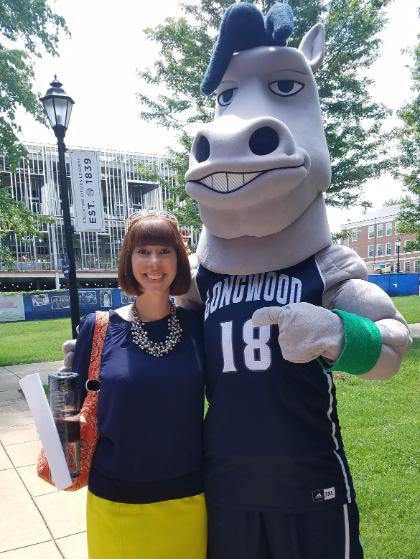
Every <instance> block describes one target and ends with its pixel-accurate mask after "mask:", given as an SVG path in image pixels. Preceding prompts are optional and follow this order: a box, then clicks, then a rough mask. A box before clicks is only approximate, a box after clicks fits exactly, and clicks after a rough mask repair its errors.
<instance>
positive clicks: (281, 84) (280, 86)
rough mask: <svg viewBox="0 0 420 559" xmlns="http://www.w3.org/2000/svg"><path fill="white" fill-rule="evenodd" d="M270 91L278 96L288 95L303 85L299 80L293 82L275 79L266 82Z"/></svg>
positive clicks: (296, 91)
mask: <svg viewBox="0 0 420 559" xmlns="http://www.w3.org/2000/svg"><path fill="white" fill-rule="evenodd" d="M268 87H269V88H270V91H272V92H273V93H275V94H276V95H280V97H289V96H290V95H295V93H298V92H299V91H300V90H301V89H303V87H304V85H303V83H300V82H295V81H294V80H277V81H276V82H271V83H269V84H268Z"/></svg>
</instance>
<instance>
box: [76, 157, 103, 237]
mask: <svg viewBox="0 0 420 559" xmlns="http://www.w3.org/2000/svg"><path fill="white" fill-rule="evenodd" d="M70 177H71V185H72V190H73V202H74V203H73V207H74V218H75V219H74V228H75V230H76V231H103V229H104V217H103V214H104V212H103V204H102V192H101V166H100V162H99V153H97V152H95V151H85V150H83V151H71V152H70Z"/></svg>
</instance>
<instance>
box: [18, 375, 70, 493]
mask: <svg viewBox="0 0 420 559" xmlns="http://www.w3.org/2000/svg"><path fill="white" fill-rule="evenodd" d="M19 384H20V386H21V388H22V390H23V393H24V395H25V398H26V401H27V402H28V406H29V409H30V411H31V414H32V417H33V418H34V421H35V425H36V428H37V430H38V434H39V438H40V439H41V442H42V446H43V447H44V451H45V455H46V457H47V460H48V464H49V466H50V470H51V477H52V480H53V482H54V485H55V486H56V487H57V489H65V488H66V487H70V485H71V483H72V482H71V477H70V472H69V469H68V467H67V462H66V458H65V456H64V451H63V447H62V446H61V441H60V437H59V435H58V431H57V427H56V426H55V423H54V419H53V416H52V413H51V409H50V406H49V404H48V400H47V397H46V396H45V392H44V387H43V386H42V383H41V379H40V377H39V374H38V373H34V374H33V375H28V376H26V377H24V378H22V379H21V380H20V381H19Z"/></svg>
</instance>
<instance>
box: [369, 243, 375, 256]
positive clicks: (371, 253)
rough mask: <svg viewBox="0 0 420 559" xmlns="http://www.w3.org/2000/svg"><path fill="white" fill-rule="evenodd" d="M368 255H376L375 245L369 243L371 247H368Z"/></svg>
mask: <svg viewBox="0 0 420 559" xmlns="http://www.w3.org/2000/svg"><path fill="white" fill-rule="evenodd" d="M368 256H375V247H374V245H369V247H368Z"/></svg>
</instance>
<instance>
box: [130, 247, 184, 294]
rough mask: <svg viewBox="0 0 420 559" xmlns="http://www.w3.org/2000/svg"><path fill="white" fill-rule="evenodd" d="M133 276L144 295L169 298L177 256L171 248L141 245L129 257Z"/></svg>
mask: <svg viewBox="0 0 420 559" xmlns="http://www.w3.org/2000/svg"><path fill="white" fill-rule="evenodd" d="M131 266H132V268H133V276H134V277H135V279H136V281H137V282H138V284H139V285H140V287H141V288H142V290H143V293H144V294H152V293H155V294H157V293H161V294H162V295H165V296H169V290H170V288H171V285H172V283H173V281H174V279H175V276H176V270H177V256H176V251H175V249H174V248H173V247H171V246H162V245H141V246H137V247H136V248H135V249H134V250H133V252H132V255H131Z"/></svg>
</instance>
